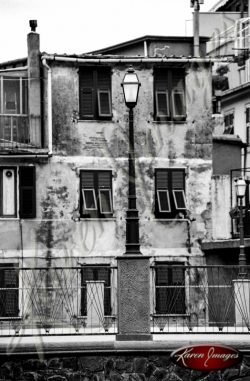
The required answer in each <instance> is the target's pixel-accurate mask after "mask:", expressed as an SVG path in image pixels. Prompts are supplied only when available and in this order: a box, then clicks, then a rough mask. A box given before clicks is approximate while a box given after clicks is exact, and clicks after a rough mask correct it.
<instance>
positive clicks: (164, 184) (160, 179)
mask: <svg viewBox="0 0 250 381" xmlns="http://www.w3.org/2000/svg"><path fill="white" fill-rule="evenodd" d="M156 188H157V189H168V171H161V170H158V171H156Z"/></svg>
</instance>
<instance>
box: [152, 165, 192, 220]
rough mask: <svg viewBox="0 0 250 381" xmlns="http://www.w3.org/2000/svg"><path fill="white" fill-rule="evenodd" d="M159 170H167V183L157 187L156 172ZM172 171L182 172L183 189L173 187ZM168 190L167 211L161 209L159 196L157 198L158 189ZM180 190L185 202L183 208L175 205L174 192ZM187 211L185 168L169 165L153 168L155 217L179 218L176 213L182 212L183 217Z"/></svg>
mask: <svg viewBox="0 0 250 381" xmlns="http://www.w3.org/2000/svg"><path fill="white" fill-rule="evenodd" d="M159 172H167V177H166V178H167V183H166V187H164V188H163V187H159V188H157V173H159ZM173 172H181V173H182V176H183V177H182V179H183V189H177V188H175V187H173V181H172V177H173ZM161 190H162V191H168V194H169V206H170V208H169V209H170V210H169V211H168V212H167V211H161V205H160V204H159V198H158V191H161ZM176 191H177V192H178V191H182V193H183V199H184V203H185V208H179V207H178V205H177V200H176V196H175V194H174V193H175V192H176ZM186 211H187V201H186V168H184V167H182V168H179V167H178V168H177V167H171V168H155V210H154V212H155V218H157V219H176V218H180V217H179V216H178V213H180V212H181V213H182V214H183V215H184V217H185V215H186Z"/></svg>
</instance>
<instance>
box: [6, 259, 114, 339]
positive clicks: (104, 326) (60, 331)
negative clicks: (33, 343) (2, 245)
mask: <svg viewBox="0 0 250 381" xmlns="http://www.w3.org/2000/svg"><path fill="white" fill-rule="evenodd" d="M93 267H94V272H93V274H94V276H92V273H91V274H90V273H89V272H88V279H86V276H85V275H84V271H85V269H86V266H80V267H54V268H51V267H50V268H45V267H41V268H20V267H17V266H10V265H1V267H0V335H1V336H9V335H65V334H69V335H72V334H78V335H80V334H108V333H115V332H116V326H117V324H116V286H115V284H116V273H117V271H116V269H115V268H110V267H105V266H100V267H101V268H102V272H103V271H104V269H105V268H107V269H108V273H107V274H108V275H106V279H104V280H102V279H101V276H99V279H98V278H97V277H96V276H95V274H96V270H97V269H98V266H93ZM93 267H92V268H93ZM100 274H101V275H102V273H101V272H100ZM108 277H109V278H110V279H109V280H108V281H107V278H108ZM92 278H93V279H92ZM111 284H112V287H111ZM107 305H108V306H109V308H108V313H109V315H106V314H105V313H106V310H107V307H106V309H105V306H107Z"/></svg>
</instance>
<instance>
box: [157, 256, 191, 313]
mask: <svg viewBox="0 0 250 381" xmlns="http://www.w3.org/2000/svg"><path fill="white" fill-rule="evenodd" d="M183 266H184V263H179V262H158V263H156V266H155V313H156V314H175V315H176V314H185V313H186V307H185V268H184V267H183Z"/></svg>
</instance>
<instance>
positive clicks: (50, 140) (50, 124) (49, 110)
mask: <svg viewBox="0 0 250 381" xmlns="http://www.w3.org/2000/svg"><path fill="white" fill-rule="evenodd" d="M42 63H43V66H44V67H45V68H46V69H47V71H48V81H47V97H48V109H47V115H48V148H49V155H52V87H51V67H50V66H49V65H48V64H47V61H46V58H43V59H42Z"/></svg>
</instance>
